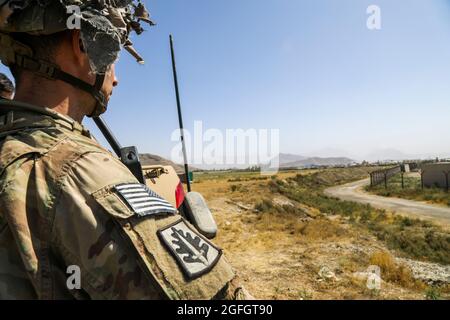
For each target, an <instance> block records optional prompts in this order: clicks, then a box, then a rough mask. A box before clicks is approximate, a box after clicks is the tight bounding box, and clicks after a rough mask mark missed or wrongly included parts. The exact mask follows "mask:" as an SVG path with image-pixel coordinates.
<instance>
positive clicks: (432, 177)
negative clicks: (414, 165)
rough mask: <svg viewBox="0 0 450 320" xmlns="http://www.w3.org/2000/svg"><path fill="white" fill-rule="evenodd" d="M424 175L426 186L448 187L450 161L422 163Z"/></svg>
mask: <svg viewBox="0 0 450 320" xmlns="http://www.w3.org/2000/svg"><path fill="white" fill-rule="evenodd" d="M421 169H422V177H423V185H424V187H427V188H431V187H438V188H446V185H447V183H450V181H448V182H447V181H446V175H447V176H448V174H449V173H450V162H438V163H427V164H422V166H421ZM449 179H450V177H449Z"/></svg>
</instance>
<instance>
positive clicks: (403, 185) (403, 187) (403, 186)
mask: <svg viewBox="0 0 450 320" xmlns="http://www.w3.org/2000/svg"><path fill="white" fill-rule="evenodd" d="M401 174H402V189H405V182H404V180H403V175H404V174H405V173H404V172H402V173H401Z"/></svg>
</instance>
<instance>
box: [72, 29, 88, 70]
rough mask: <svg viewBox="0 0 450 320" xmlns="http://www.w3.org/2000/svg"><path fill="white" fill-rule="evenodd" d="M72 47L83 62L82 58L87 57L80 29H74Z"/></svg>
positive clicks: (78, 58)
mask: <svg viewBox="0 0 450 320" xmlns="http://www.w3.org/2000/svg"><path fill="white" fill-rule="evenodd" d="M72 49H73V52H74V54H75V57H76V58H77V60H79V62H81V63H82V60H84V59H85V58H86V57H85V55H86V50H85V48H84V45H83V41H82V40H81V34H80V30H73V31H72Z"/></svg>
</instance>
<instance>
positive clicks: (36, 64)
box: [13, 53, 107, 117]
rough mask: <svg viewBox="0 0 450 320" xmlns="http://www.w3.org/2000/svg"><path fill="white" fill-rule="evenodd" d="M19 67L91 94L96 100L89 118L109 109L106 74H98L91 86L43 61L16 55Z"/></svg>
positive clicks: (16, 62)
mask: <svg viewBox="0 0 450 320" xmlns="http://www.w3.org/2000/svg"><path fill="white" fill-rule="evenodd" d="M13 64H15V65H17V66H18V67H20V68H22V69H24V70H28V71H30V72H33V73H35V74H37V75H39V76H41V77H44V78H47V79H50V80H61V81H64V82H66V83H68V84H70V85H72V86H74V87H76V88H78V89H80V90H83V91H85V92H87V93H89V94H90V95H91V96H92V97H94V99H95V100H96V104H95V107H94V110H93V111H92V113H91V114H89V115H88V117H98V116H99V115H101V114H102V113H104V112H105V111H106V109H107V101H106V97H105V95H104V94H103V92H102V91H101V90H102V87H103V82H104V81H105V74H97V75H96V77H95V84H94V85H91V84H89V83H87V82H85V81H83V80H81V79H78V78H76V77H74V76H72V75H71V74H68V73H67V72H64V71H62V70H61V69H60V68H59V67H58V66H57V65H55V64H51V63H48V62H46V61H43V60H36V59H33V58H30V57H28V56H23V55H19V54H17V53H16V55H15V62H14V63H13Z"/></svg>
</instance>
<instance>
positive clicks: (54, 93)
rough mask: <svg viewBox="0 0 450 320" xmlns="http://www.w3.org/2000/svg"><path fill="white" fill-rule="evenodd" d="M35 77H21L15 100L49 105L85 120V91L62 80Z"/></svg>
mask: <svg viewBox="0 0 450 320" xmlns="http://www.w3.org/2000/svg"><path fill="white" fill-rule="evenodd" d="M34 79H35V80H36V81H32V80H31V79H21V82H20V85H19V86H18V87H17V91H16V94H15V96H14V100H16V101H21V102H25V103H29V104H33V105H36V106H41V107H47V108H49V109H52V110H53V111H56V112H58V113H61V114H63V115H67V116H69V117H71V118H72V119H74V120H75V121H78V122H79V123H81V122H82V121H83V118H84V116H85V115H86V114H87V112H86V109H87V108H86V104H87V103H86V100H88V99H87V97H86V94H84V92H80V90H78V89H76V88H73V87H72V86H70V85H68V84H66V83H64V82H62V81H55V80H46V79H36V78H34ZM88 103H92V102H88ZM89 109H92V108H89Z"/></svg>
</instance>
